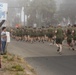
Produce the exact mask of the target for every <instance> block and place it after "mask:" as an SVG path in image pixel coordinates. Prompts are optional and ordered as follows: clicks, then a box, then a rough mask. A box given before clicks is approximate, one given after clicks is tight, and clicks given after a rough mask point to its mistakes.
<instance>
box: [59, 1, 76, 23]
mask: <svg viewBox="0 0 76 75" xmlns="http://www.w3.org/2000/svg"><path fill="white" fill-rule="evenodd" d="M59 13H60V14H59V16H60V17H61V18H66V19H68V18H69V19H70V20H71V23H72V24H73V23H75V19H76V1H75V0H64V2H63V3H62V4H61V5H60V10H59Z"/></svg>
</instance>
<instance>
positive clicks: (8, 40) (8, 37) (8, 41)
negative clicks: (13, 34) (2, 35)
mask: <svg viewBox="0 0 76 75" xmlns="http://www.w3.org/2000/svg"><path fill="white" fill-rule="evenodd" d="M6 36H7V42H6V49H5V52H6V53H7V47H8V44H9V43H10V32H8V31H6Z"/></svg>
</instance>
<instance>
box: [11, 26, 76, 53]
mask: <svg viewBox="0 0 76 75" xmlns="http://www.w3.org/2000/svg"><path fill="white" fill-rule="evenodd" d="M10 32H11V37H12V38H13V39H15V40H17V41H25V42H30V43H34V42H37V41H38V42H42V43H45V42H46V41H47V42H50V45H53V44H55V45H56V46H57V52H58V53H59V54H61V52H62V45H63V41H64V40H66V41H67V44H68V47H69V49H72V50H73V51H75V48H74V46H75V45H76V25H73V26H70V25H69V26H68V27H61V25H58V26H57V27H54V26H50V27H47V28H45V27H42V28H32V27H20V28H12V29H11V30H10Z"/></svg>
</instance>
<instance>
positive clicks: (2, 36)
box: [1, 27, 7, 54]
mask: <svg viewBox="0 0 76 75" xmlns="http://www.w3.org/2000/svg"><path fill="white" fill-rule="evenodd" d="M6 42H7V36H6V27H3V28H2V32H1V45H2V54H6V52H5V48H6Z"/></svg>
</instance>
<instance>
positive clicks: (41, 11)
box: [27, 0, 56, 26]
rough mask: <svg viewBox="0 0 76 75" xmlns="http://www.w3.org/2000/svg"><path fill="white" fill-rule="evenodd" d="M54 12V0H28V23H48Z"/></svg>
mask: <svg viewBox="0 0 76 75" xmlns="http://www.w3.org/2000/svg"><path fill="white" fill-rule="evenodd" d="M55 12H56V4H55V1H54V0H33V1H31V2H29V6H28V10H27V15H28V25H33V24H34V23H36V24H37V25H39V26H41V25H50V24H51V20H52V18H53V17H54V14H55Z"/></svg>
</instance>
